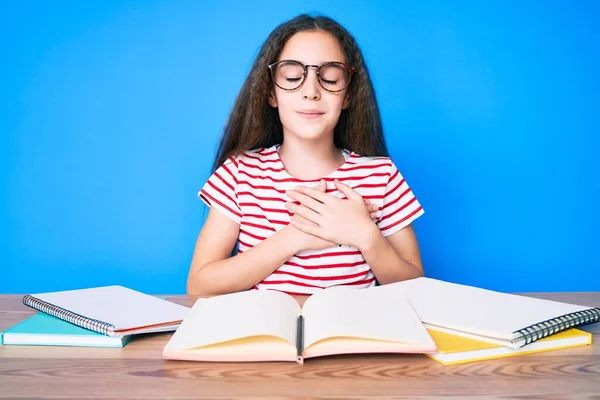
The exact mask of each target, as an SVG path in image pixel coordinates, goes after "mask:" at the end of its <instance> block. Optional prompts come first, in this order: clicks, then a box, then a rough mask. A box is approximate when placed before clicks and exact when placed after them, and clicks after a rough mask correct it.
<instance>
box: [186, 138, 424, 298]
mask: <svg viewBox="0 0 600 400" xmlns="http://www.w3.org/2000/svg"><path fill="white" fill-rule="evenodd" d="M277 150H278V147H277V146H273V147H270V148H267V149H259V150H255V151H251V152H246V153H244V154H242V155H240V156H238V157H235V158H234V157H232V158H230V159H229V160H227V161H226V162H225V163H224V164H223V165H222V166H221V167H220V168H219V169H217V171H215V172H214V173H213V174H212V175H211V177H210V178H209V179H208V182H207V183H206V184H205V185H204V187H203V188H202V190H201V191H200V192H199V193H198V195H199V197H200V198H201V199H202V200H203V201H204V202H205V203H206V204H208V205H209V206H210V207H214V208H216V209H217V210H219V211H220V212H222V213H223V214H225V215H227V216H228V217H229V218H231V219H232V220H233V221H235V222H236V223H238V224H240V234H239V237H238V251H239V252H240V253H242V252H245V251H248V250H249V249H251V248H252V247H254V246H256V245H257V244H258V243H260V242H261V241H263V240H265V239H266V238H268V237H269V236H271V235H273V234H274V233H275V232H277V231H279V230H280V229H282V228H284V227H285V226H286V225H287V224H288V223H289V222H290V220H291V216H292V215H291V213H290V212H289V211H288V210H287V208H286V207H285V203H286V201H289V200H290V199H289V198H288V197H287V196H286V195H285V193H286V191H287V190H289V189H293V188H294V187H296V186H298V185H307V186H314V185H316V184H317V183H318V182H319V179H315V180H301V179H297V178H294V177H292V176H290V175H289V174H288V173H287V172H286V170H285V168H284V166H283V163H282V162H281V159H280V158H279V154H278V152H277ZM344 155H345V157H346V162H345V163H344V165H342V166H341V167H340V168H338V169H337V170H336V171H334V172H333V173H331V174H329V175H328V176H326V177H324V178H323V179H325V181H326V182H327V193H329V194H331V195H334V196H337V197H343V194H342V193H340V192H339V191H338V190H337V189H336V188H335V186H334V183H333V181H334V179H338V180H340V181H341V182H343V183H345V184H347V185H348V186H350V187H352V188H353V189H354V190H355V191H356V192H358V193H359V194H360V195H361V196H363V198H365V199H370V200H371V201H372V202H373V203H375V204H377V205H379V209H380V210H381V211H380V216H379V219H378V220H377V225H378V226H379V228H380V230H381V232H382V234H383V235H384V236H389V235H392V234H394V233H396V232H398V231H399V230H401V229H402V228H404V227H405V226H407V225H409V224H410V223H412V222H413V221H414V220H415V219H416V218H418V217H419V216H421V215H422V214H423V212H424V211H423V208H422V207H421V205H420V203H419V202H418V200H417V199H416V197H415V196H414V194H413V193H412V191H411V189H410V188H409V186H408V184H407V183H406V181H405V179H404V178H403V177H402V175H401V174H400V172H399V171H398V169H397V168H396V166H395V165H394V163H393V162H392V160H391V159H389V158H387V157H364V156H360V155H358V154H355V153H353V152H347V151H345V152H344ZM338 285H344V286H346V285H349V286H354V287H370V286H374V285H375V275H374V274H373V272H372V271H371V268H370V267H369V265H368V264H367V263H366V261H365V259H364V258H363V256H362V254H361V252H360V251H359V250H358V249H356V248H354V247H349V246H343V247H333V248H329V249H324V250H310V251H309V250H307V251H302V252H300V253H298V254H296V255H295V256H293V257H292V258H290V259H289V260H288V261H286V262H285V263H284V264H283V265H282V266H281V267H280V268H278V269H277V270H276V271H275V272H274V273H273V274H271V275H270V276H268V277H267V278H266V279H264V280H263V281H262V282H260V283H258V284H257V285H256V286H255V289H275V290H280V291H284V292H287V293H290V294H312V293H315V292H317V291H319V290H321V289H323V288H327V287H331V286H338Z"/></svg>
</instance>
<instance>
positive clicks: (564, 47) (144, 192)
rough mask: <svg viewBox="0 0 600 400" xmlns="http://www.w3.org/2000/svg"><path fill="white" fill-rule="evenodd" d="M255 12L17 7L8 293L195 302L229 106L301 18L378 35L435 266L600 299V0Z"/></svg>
mask: <svg viewBox="0 0 600 400" xmlns="http://www.w3.org/2000/svg"><path fill="white" fill-rule="evenodd" d="M244 3H245V2H239V4H238V3H235V2H231V1H219V2H196V1H130V2H128V1H105V0H103V1H97V2H92V1H86V2H80V1H72V2H65V1H58V0H57V1H54V2H39V3H37V2H32V1H8V2H7V1H3V2H2V3H0V49H1V53H0V134H1V148H0V193H1V196H0V227H1V228H0V229H1V230H0V255H1V258H0V268H1V270H2V271H1V272H2V273H1V280H0V293H31V292H33V293H35V292H40V291H49V290H62V289H69V288H80V287H87V286H96V285H104V284H115V283H116V284H123V285H126V286H129V287H132V288H135V289H138V290H142V291H146V292H149V293H184V292H185V281H186V277H187V272H188V268H189V264H190V260H191V256H192V251H193V247H194V243H195V240H196V237H197V234H198V232H199V230H200V228H201V226H202V222H203V218H204V217H205V214H206V210H205V208H204V206H203V204H202V202H201V201H200V200H198V199H197V198H196V193H197V191H198V189H199V188H200V187H201V186H202V184H203V183H204V181H205V180H206V179H207V177H208V175H209V172H210V165H211V163H212V161H213V156H214V152H215V148H216V143H217V139H218V137H219V135H220V134H221V131H222V128H223V126H224V124H225V121H226V118H227V115H228V113H229V110H230V107H231V106H232V104H233V101H234V98H235V96H236V94H237V92H238V90H239V88H240V86H241V84H242V82H243V80H244V78H245V76H246V74H247V72H248V69H249V67H250V65H251V62H252V60H253V58H254V56H255V55H256V54H257V51H258V49H259V47H260V45H261V43H262V42H263V40H264V39H265V38H266V36H267V35H268V34H269V32H270V31H271V30H272V29H273V28H275V26H276V25H278V24H279V23H281V22H283V21H285V20H287V19H289V18H291V17H293V16H295V15H296V14H298V13H300V12H306V11H308V12H315V11H317V12H321V13H324V14H326V15H329V16H332V17H334V18H336V19H337V20H339V21H340V22H341V23H342V24H344V25H345V26H346V27H347V28H348V29H349V30H350V32H351V33H353V34H354V35H355V36H356V38H357V39H358V41H359V44H360V45H361V47H362V50H363V52H364V54H365V57H366V60H367V63H368V65H369V67H370V69H371V72H372V76H373V80H374V84H375V87H376V91H377V95H378V99H379V102H380V106H381V111H382V115H383V122H384V128H385V132H386V136H387V140H388V144H389V148H390V150H391V153H392V156H393V158H394V161H395V162H396V164H397V165H398V167H399V169H400V170H401V172H402V173H403V174H404V175H405V177H406V178H407V180H408V183H409V184H410V185H411V187H412V188H413V190H414V192H415V194H416V195H417V197H418V198H419V200H420V201H421V203H422V204H423V206H424V207H425V209H426V214H425V215H424V216H423V217H422V218H420V219H419V220H418V221H417V222H416V223H415V228H416V230H417V233H418V236H419V239H420V243H421V251H422V255H423V260H424V265H425V269H426V274H427V275H429V276H432V277H436V278H441V279H446V280H451V281H457V282H462V283H467V284H473V285H479V286H483V287H488V288H492V289H496V290H503V291H591V290H600V283H599V282H600V279H599V277H600V273H599V272H598V266H599V265H598V264H599V263H598V251H597V248H598V239H599V236H600V235H598V226H599V223H600V213H599V211H598V204H600V201H599V200H600V196H599V192H600V179H599V178H598V176H597V175H598V172H599V171H600V161H599V157H598V151H599V150H600V146H599V144H600V139H599V135H598V133H599V129H598V128H599V120H598V118H599V114H600V113H599V110H600V95H599V93H600V84H599V80H598V71H600V49H599V47H600V45H599V43H600V34H599V31H598V29H597V28H596V27H597V26H599V25H600V12H599V11H600V6H599V4H600V3H598V2H596V1H576V2H566V1H527V2H520V1H497V2H479V1H473V2H467V1H460V2H448V1H444V0H432V1H427V2H418V1H400V2H396V1H389V2H377V3H376V4H377V5H376V6H375V5H373V3H372V2H367V1H348V0H331V1H319V2H317V1H310V0H309V1H298V2H293V1H290V2H272V1H268V2H267V1H264V2H258V3H256V5H254V6H252V7H250V6H248V5H245V4H244Z"/></svg>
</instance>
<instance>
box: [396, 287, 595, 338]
mask: <svg viewBox="0 0 600 400" xmlns="http://www.w3.org/2000/svg"><path fill="white" fill-rule="evenodd" d="M385 286H387V290H397V291H400V292H401V293H403V294H404V295H405V296H406V298H407V299H408V301H409V303H410V305H411V306H412V307H413V309H414V310H415V312H416V313H417V315H418V316H419V318H420V319H421V322H423V324H424V325H425V326H426V327H427V328H431V329H437V330H440V331H444V332H447V333H452V334H459V335H462V336H465V337H470V338H473V339H478V340H484V341H488V342H490V343H497V344H502V345H505V346H510V347H515V348H516V347H521V346H524V345H526V344H529V343H531V342H534V341H536V340H538V339H541V338H542V337H545V336H549V335H552V334H554V333H557V332H560V331H563V330H566V329H569V328H572V327H576V326H582V325H587V324H591V323H595V322H598V321H599V320H600V308H596V307H587V306H581V305H575V304H568V303H563V302H558V301H550V300H543V299H537V298H533V297H527V296H521V295H516V294H509V293H502V292H496V291H492V290H486V289H482V288H477V287H473V286H466V285H460V284H456V283H451V282H446V281H441V280H436V279H431V278H417V279H412V280H408V281H404V282H398V283H393V284H389V285H385Z"/></svg>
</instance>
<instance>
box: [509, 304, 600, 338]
mask: <svg viewBox="0 0 600 400" xmlns="http://www.w3.org/2000/svg"><path fill="white" fill-rule="evenodd" d="M598 321H600V308H592V309H589V310H584V311H577V312H574V313H570V314H565V315H561V316H560V317H556V318H552V319H549V320H546V321H542V322H539V323H537V324H533V325H530V326H528V327H526V328H523V329H519V330H518V331H515V332H514V333H515V335H516V336H515V337H514V338H513V340H512V342H513V343H514V342H519V341H522V340H524V341H525V343H524V344H523V346H525V345H528V344H529V343H533V342H535V341H536V340H539V339H542V338H544V337H546V336H550V335H553V334H555V333H558V332H562V331H564V330H567V329H569V328H573V327H576V326H582V325H588V324H593V323H595V322H598Z"/></svg>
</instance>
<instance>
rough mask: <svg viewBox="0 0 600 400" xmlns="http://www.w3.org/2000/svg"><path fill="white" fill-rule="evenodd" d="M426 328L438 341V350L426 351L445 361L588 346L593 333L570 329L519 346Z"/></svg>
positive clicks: (482, 359)
mask: <svg viewBox="0 0 600 400" xmlns="http://www.w3.org/2000/svg"><path fill="white" fill-rule="evenodd" d="M427 331H428V332H429V335H430V336H431V338H432V339H433V341H434V342H435V344H436V345H437V348H438V350H437V352H434V353H429V354H426V355H427V356H428V357H431V358H433V359H434V360H436V361H438V362H440V363H442V364H444V365H456V364H464V363H469V362H474V361H484V360H492V359H496V358H504V357H511V356H517V355H522V354H530V353H538V352H542V351H550V350H558V349H566V348H569V347H579V346H586V345H588V344H591V343H592V334H591V333H588V332H584V331H581V330H579V329H569V330H567V331H563V332H560V333H557V334H555V335H552V336H548V337H545V338H543V339H540V340H538V341H536V342H534V343H531V344H528V345H526V346H523V347H519V348H517V349H515V348H511V347H506V346H500V345H497V344H492V343H487V342H482V341H480V340H475V339H469V338H466V337H463V336H458V335H452V334H450V333H446V332H440V331H436V330H433V329H428V330H427Z"/></svg>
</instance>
